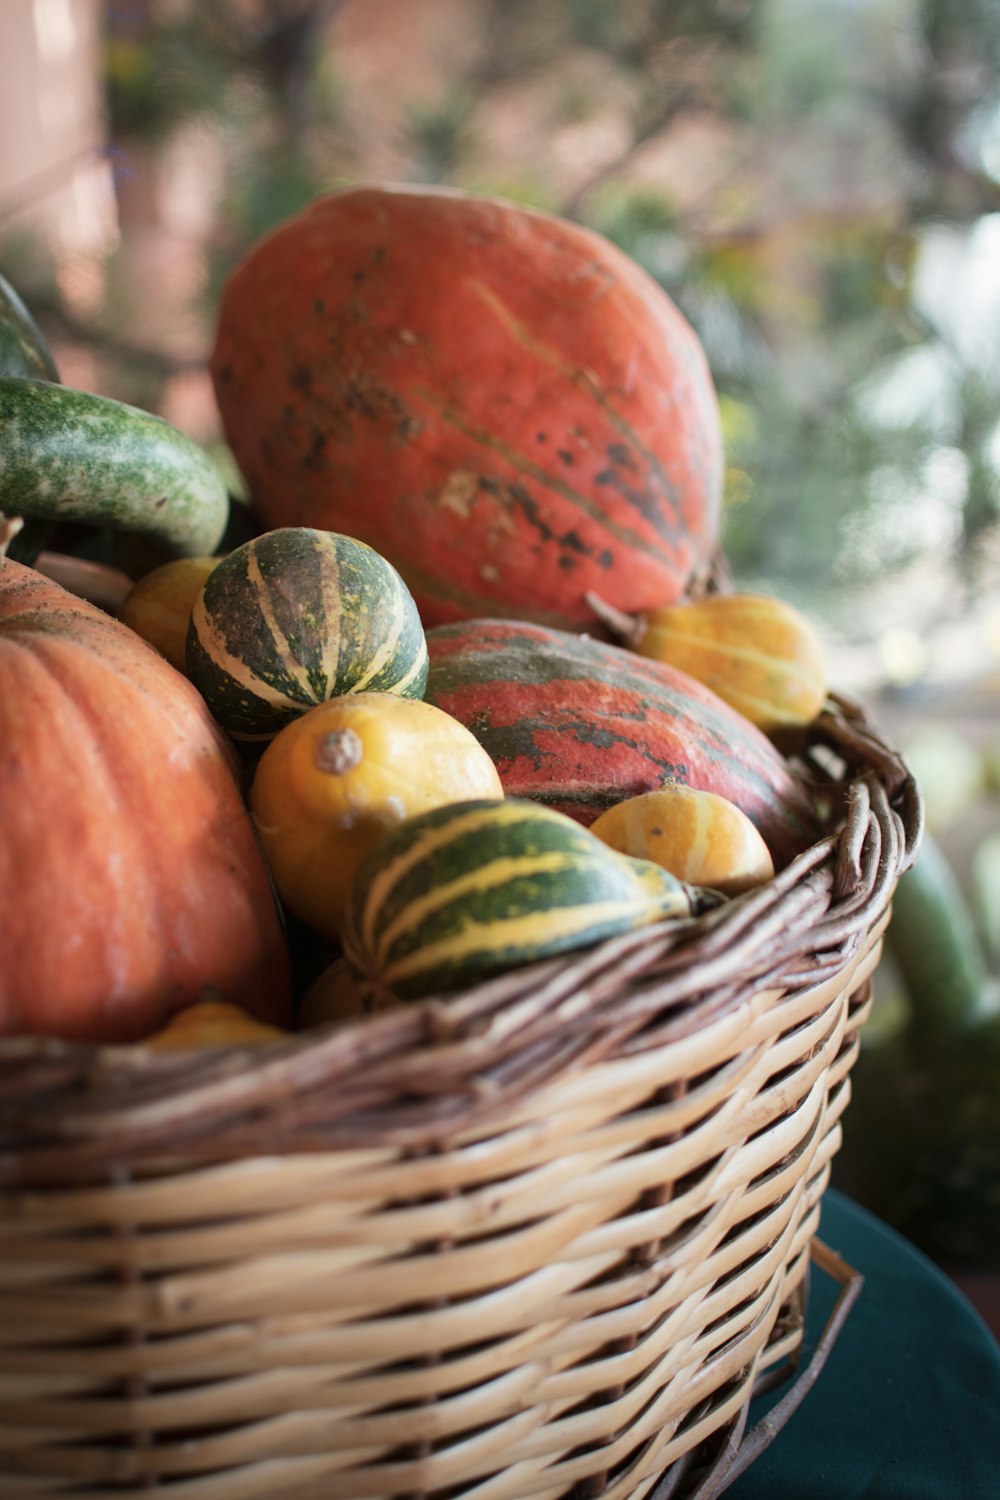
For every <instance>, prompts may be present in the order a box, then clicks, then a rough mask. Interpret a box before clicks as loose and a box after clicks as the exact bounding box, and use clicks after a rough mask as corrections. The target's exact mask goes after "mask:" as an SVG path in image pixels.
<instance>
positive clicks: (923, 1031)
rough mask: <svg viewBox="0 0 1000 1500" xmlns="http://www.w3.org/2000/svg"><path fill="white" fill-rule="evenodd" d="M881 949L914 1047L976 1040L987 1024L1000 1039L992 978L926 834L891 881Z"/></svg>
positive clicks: (943, 859) (949, 873) (941, 856)
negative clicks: (899, 990)
mask: <svg viewBox="0 0 1000 1500" xmlns="http://www.w3.org/2000/svg"><path fill="white" fill-rule="evenodd" d="M886 947H887V948H888V950H889V952H890V953H891V954H892V955H893V958H894V959H895V962H896V964H897V966H898V968H899V971H900V973H901V974H902V977H903V980H904V982H905V984H906V988H907V991H908V993H909V997H910V1001H911V1005H912V1011H913V1028H914V1035H915V1038H916V1040H917V1043H918V1045H921V1046H923V1045H926V1046H930V1047H932V1048H937V1047H939V1046H940V1045H941V1043H942V1042H945V1041H951V1042H954V1041H956V1040H958V1039H959V1038H960V1037H962V1036H971V1037H975V1036H976V1035H977V1034H979V1036H980V1040H982V1039H983V1031H984V1028H986V1027H993V1028H994V1033H995V1035H996V1036H997V1041H998V1042H1000V992H998V985H997V982H996V979H995V978H994V977H993V976H991V974H990V971H989V965H988V963H987V960H986V955H985V953H984V952H983V945H982V940H981V939H980V936H979V933H978V931H977V930H976V925H975V921H974V919H973V916H972V912H971V910H970V908H969V905H968V902H967V901H966V898H965V894H964V892H963V890H962V887H961V885H960V883H959V880H958V877H957V875H956V874H955V871H954V870H953V868H952V866H951V864H950V863H949V861H948V858H947V856H946V854H945V852H944V850H943V849H942V848H941V845H940V844H939V843H938V842H937V840H936V839H935V838H934V837H933V835H932V834H930V833H927V832H925V833H924V835H923V840H922V842H921V845H920V852H919V854H918V856H917V859H916V862H915V864H913V865H912V866H911V868H910V869H909V870H907V871H906V872H905V874H903V875H902V876H901V877H900V879H899V881H898V882H897V885H896V889H895V891H894V893H893V898H892V920H891V921H890V923H889V926H888V928H887V929H886ZM998 1050H1000V1048H998Z"/></svg>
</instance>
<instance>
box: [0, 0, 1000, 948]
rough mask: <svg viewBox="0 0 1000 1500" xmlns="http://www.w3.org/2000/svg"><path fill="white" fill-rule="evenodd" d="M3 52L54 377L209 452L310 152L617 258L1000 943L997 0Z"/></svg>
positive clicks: (9, 142)
mask: <svg viewBox="0 0 1000 1500" xmlns="http://www.w3.org/2000/svg"><path fill="white" fill-rule="evenodd" d="M0 75H2V88H0V271H2V272H3V274H5V275H6V276H7V277H8V279H9V280H10V281H12V282H13V283H14V285H15V286H16V287H17V288H18V290H19V291H20V292H21V294H22V296H23V297H24V298H25V299H26V300H27V301H28V303H29V305H30V306H31V307H32V309H33V311H34V312H35V314H36V316H37V317H38V319H39V321H40V322H41V324H42V326H43V328H44V329H45V331H46V333H47V334H48V336H49V338H50V341H51V343H52V345H53V348H54V351H55V354H56V358H57V362H58V364H59V367H60V370H61V373H62V376H63V379H64V380H65V381H66V382H67V383H69V384H73V385H77V386H81V387H84V388H87V389H90V390H94V391H99V392H102V393H105V394H108V395H112V396H116V397H118V398H119V399H122V400H126V401H130V402H133V403H134V404H137V405H142V406H147V407H149V408H151V409H153V410H156V411H158V412H160V413H162V414H163V415H164V416H166V417H167V418H168V419H169V420H170V421H172V422H174V423H175V424H177V425H178V426H180V427H181V428H183V429H184V430H185V431H187V432H188V433H190V434H191V435H192V436H194V437H196V438H197V439H199V440H200V441H202V442H204V443H205V444H207V445H209V446H210V447H211V448H212V450H213V452H215V453H216V454H217V455H218V457H219V461H220V463H223V464H226V463H227V458H226V454H225V451H224V449H223V447H222V443H221V439H220V429H219V424H218V419H217V415H216V411H215V406H214V401H213V397H212V393H211V388H210V384H209V381H208V377H207V374H206V371H205V360H206V352H207V349H208V347H209V344H210V342H211V337H212V328H213V317H214V307H215V305H216V300H217V296H218V291H219V287H220V284H221V282H222V279H223V278H224V277H225V275H226V273H227V271H228V269H229V268H230V267H231V266H232V265H233V264H234V263H235V261H236V260H237V259H238V257H239V256H240V255H241V253H242V252H243V250H244V249H245V248H246V247H247V246H248V245H249V244H250V243H251V242H252V241H253V240H254V239H255V238H257V237H258V236H259V235H260V234H261V233H263V232H264V231H265V230H266V229H268V228H269V227H270V226H272V225H273V224H275V223H276V222H278V221H279V220H281V219H283V218H285V217H286V216H287V215H289V214H290V213H292V212H294V211H295V210H296V209H297V208H299V207H300V206H301V205H302V204H304V203H305V202H306V201H307V200H308V199H310V198H311V197H313V196H314V195H315V194H317V193H319V192H322V191H324V190H325V189H329V188H332V187H335V186H337V185H339V184H343V183H345V182H348V181H356V180H359V179H366V178H380V179H395V180H400V181H406V182H445V183H451V184H455V185H458V186H461V187H466V188H474V189H478V190H483V191H487V192H493V193H500V194H503V195H506V196H508V197H512V198H515V199H518V200H521V201H523V202H525V203H530V204H534V205H538V206H541V207H544V208H546V209H550V210H555V211H557V212H559V213H562V214H565V215H568V216H570V217H573V218H576V219H579V220H580V221H582V222H584V223H586V224H588V225H590V226H593V227H595V228H597V229H599V230H601V231H603V232H604V233H605V234H607V235H609V236H610V237H611V238H612V239H614V240H615V241H617V242H618V243H619V244H620V245H622V246H623V247H624V248H625V249H626V250H627V251H628V252H629V253H630V254H632V255H633V256H634V257H635V258H636V259H638V260H639V261H640V262H641V263H642V264H643V265H644V266H645V267H646V268H647V269H648V270H649V271H650V272H651V273H652V274H653V275H654V276H655V277H656V278H657V279H658V280H659V281H660V282H661V283H662V284H663V286H664V287H666V289H667V290H668V291H669V293H670V294H671V296H672V297H673V298H674V299H675V300H676V302H677V303H678V304H679V305H680V307H681V308H682V309H683V311H684V312H685V314H686V315H687V317H688V318H689V320H690V321H691V323H692V324H693V325H694V327H695V328H696V330H697V331H698V333H699V335H700V337H701V339H702V342H703V344H704V346H705V349H706V351H707V354H708V358H709V361H710V364H711V367H712V370H713V373H714V377H715V381H716V385H717V388H718V391H719V395H720V399H721V404H722V412H723V419H724V428H725V436H726V443H727V460H728V462H727V479H726V510H725V545H726V552H727V555H728V558H729V561H730V564H731V566H732V570H733V572H734V574H735V577H736V579H737V582H738V583H739V584H740V585H741V586H744V587H747V588H760V589H764V590H767V591H771V592H775V593H778V594H780V595H781V596H783V597H784V598H786V599H788V600H789V601H791V602H793V603H796V604H798V605H800V606H801V607H802V608H804V609H806V610H808V611H809V612H810V613H811V614H812V615H813V617H814V618H815V619H817V620H818V621H819V622H821V624H822V627H823V631H824V634H825V638H826V640H827V642H828V644H829V649H830V658H831V663H832V675H833V676H834V679H835V680H836V681H837V682H838V684H839V685H841V686H842V687H844V688H845V689H848V690H851V691H856V692H858V693H860V694H862V695H863V696H865V698H866V699H867V700H868V701H869V702H870V703H871V704H872V705H873V706H874V707H875V709H876V712H877V715H878V716H879V717H880V718H881V719H883V720H885V721H887V723H888V725H889V727H890V728H891V729H892V730H893V732H894V733H895V734H896V735H897V737H898V739H899V740H900V742H902V743H903V745H904V748H905V749H906V751H907V753H908V755H909V756H910V758H911V760H912V761H913V763H914V766H915V769H917V771H918V774H919V775H920V777H921V780H922V782H923V784H924V788H925V792H926V794H927V801H928V811H929V819H930V827H931V829H932V831H933V832H934V833H935V835H936V836H939V837H940V838H941V840H942V843H943V844H944V845H945V847H946V848H947V850H948V854H949V858H950V859H951V861H952V864H953V866H954V869H955V870H956V871H957V872H958V875H959V877H960V880H961V882H962V885H963V887H964V889H965V892H966V894H967V896H968V899H969V902H970V904H971V907H972V910H973V912H974V915H975V919H976V922H977V926H978V930H979V938H980V940H981V942H982V944H983V946H984V951H985V953H986V955H987V959H988V961H989V962H990V963H991V964H992V965H993V967H994V969H996V968H998V967H1000V917H998V913H1000V735H998V732H997V730H998V724H1000V6H998V5H997V4H996V0H214V3H212V4H199V3H195V0H108V3H105V0H0ZM231 480H232V483H233V484H234V485H236V484H237V483H238V480H237V477H236V476H235V474H232V473H231Z"/></svg>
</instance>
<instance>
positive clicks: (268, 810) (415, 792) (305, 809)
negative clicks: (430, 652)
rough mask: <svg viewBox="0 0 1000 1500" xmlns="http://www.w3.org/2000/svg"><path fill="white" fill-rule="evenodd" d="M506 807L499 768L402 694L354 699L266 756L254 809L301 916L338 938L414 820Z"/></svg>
mask: <svg viewBox="0 0 1000 1500" xmlns="http://www.w3.org/2000/svg"><path fill="white" fill-rule="evenodd" d="M469 798H490V799H493V798H495V799H497V800H500V799H502V798H503V786H502V783H501V781H500V776H499V774H498V772H497V769H496V766H495V765H494V764H493V761H492V760H491V759H490V757H489V755H488V754H487V753H486V751H485V750H484V749H483V747H482V746H481V745H480V743H479V741H478V740H477V739H476V738H475V736H474V735H473V734H472V733H471V731H470V730H468V729H466V728H465V726H464V724H460V723H459V722H458V720H457V719H454V718H452V716H451V715H450V714H448V713H445V711H444V710H443V709H440V708H435V707H434V706H433V704H430V703H424V702H423V700H422V699H419V698H401V697H400V696H399V695H398V694H396V693H348V694H345V695H344V696H343V697H340V698H332V699H330V700H329V701H327V702H325V703H320V704H318V705H317V706H316V707H315V708H313V709H310V710H309V712H308V713H305V714H303V715H301V717H300V718H298V719H295V720H293V722H292V723H290V724H287V725H286V726H285V727H284V729H282V730H280V731H279V733H278V734H277V735H276V736H275V738H274V739H273V740H272V741H271V743H270V744H269V745H268V747H267V749H266V750H265V751H264V754H263V755H262V756H261V759H260V763H259V764H258V766H257V770H256V773H255V775H254V779H253V782H252V784H251V787H250V795H249V802H250V810H251V812H252V814H253V818H254V822H255V824H256V826H257V831H258V834H259V837H260V842H261V845H262V847H263V850H264V854H265V856H266V858H267V861H268V864H269V866H270V869H271V874H272V876H273V878H274V884H275V887H276V888H277V891H278V895H279V896H280V897H281V899H282V901H283V902H284V903H285V905H286V906H287V908H288V909H289V911H291V912H292V913H293V914H294V915H295V916H297V917H299V918H301V920H302V921H304V922H306V923H307V924H308V925H309V926H311V927H313V928H315V929H316V931H317V932H321V933H324V934H325V935H326V936H328V937H336V936H337V935H338V933H339V931H340V926H341V918H342V913H343V909H344V904H345V902H346V900H347V896H348V893H349V891H350V889H351V884H352V882H353V879H354V874H355V871H356V870H357V868H358V865H359V864H360V863H361V860H362V859H363V858H364V856H365V855H366V854H367V853H368V850H369V849H370V848H371V847H372V845H373V844H374V843H375V842H376V840H377V839H378V838H380V837H381V836H382V834H384V833H385V832H386V831H387V830H388V829H390V828H392V827H395V825H396V824H397V823H400V822H402V821H403V819H404V818H408V817H411V816H412V815H413V814H415V813H419V812H426V811H429V810H430V809H431V808H434V807H441V806H443V805H444V804H446V803H450V802H461V801H466V800H468V799H469Z"/></svg>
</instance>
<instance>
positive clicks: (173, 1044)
mask: <svg viewBox="0 0 1000 1500" xmlns="http://www.w3.org/2000/svg"><path fill="white" fill-rule="evenodd" d="M287 1036H288V1032H287V1031H284V1030H283V1029H282V1028H281V1027H280V1026H270V1025H268V1024H267V1022H265V1021H258V1020H257V1019H256V1017H255V1016H252V1015H250V1014H249V1012H248V1011H245V1010H244V1009H243V1007H242V1006H241V1005H229V1004H226V1003H225V1002H224V1001H222V1000H196V1001H195V1003H194V1004H193V1005H188V1006H186V1007H185V1008H184V1009H183V1010H179V1011H178V1012H177V1013H176V1015H173V1016H171V1018H170V1020H169V1021H168V1023H167V1025H166V1026H164V1027H163V1029H162V1030H161V1031H158V1032H156V1034H155V1035H154V1036H151V1037H148V1038H147V1040H146V1046H147V1047H152V1048H153V1049H154V1050H155V1051H157V1052H183V1051H187V1050H188V1049H193V1048H200V1047H247V1046H251V1047H260V1046H264V1045H266V1044H267V1043H268V1042H280V1041H282V1040H283V1038H285V1037H287Z"/></svg>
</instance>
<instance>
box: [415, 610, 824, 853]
mask: <svg viewBox="0 0 1000 1500" xmlns="http://www.w3.org/2000/svg"><path fill="white" fill-rule="evenodd" d="M427 647H428V651H429V654H430V671H429V674H428V679H427V689H426V692H425V698H426V700H427V702H429V703H434V704H436V705H437V707H438V708H443V709H445V710H446V712H448V713H450V714H452V715H453V716H454V717H455V718H456V719H458V720H460V722H461V723H463V724H465V725H466V726H467V727H468V728H469V729H471V730H472V732H473V734H475V736H476V738H477V739H478V740H479V741H480V743H481V744H482V745H483V746H484V747H485V749H486V750H487V751H488V752H489V754H490V755H491V756H492V758H493V760H494V762H495V763H496V767H497V770H498V771H499V773H500V780H501V781H502V782H503V786H504V791H505V793H506V794H507V796H509V797H530V798H534V799H535V800H537V801H541V802H544V803H545V804H546V805H548V806H549V807H554V808H557V809H558V810H559V811H561V812H565V813H568V814H569V815H570V816H571V817H573V818H576V819H577V821H579V822H581V823H584V824H587V825H589V824H590V823H592V822H593V821H594V819H595V818H597V817H598V815H599V814H600V813H602V812H604V811H605V810H606V809H607V808H608V807H610V806H612V805H614V804H615V803H617V802H620V801H622V800H623V799H624V798H626V797H631V796H635V795H636V794H638V793H639V792H646V791H651V790H652V789H653V788H655V787H659V786H662V785H663V783H664V782H665V781H667V780H674V781H678V782H681V783H682V784H683V785H686V786H691V787H694V788H696V789H699V790H704V791H710V792H716V793H718V794H719V795H720V796H723V797H726V798H728V799H729V801H731V802H734V803H735V804H736V805H737V807H739V808H741V809H742V811H743V812H744V813H746V815H747V817H749V818H750V820H751V822H753V823H754V824H755V826H756V827H757V829H758V831H759V832H760V834H761V836H762V837H763V839H764V841H765V843H766V844H767V845H768V848H769V849H770V851H771V857H772V859H773V860H774V862H775V866H776V867H780V866H782V865H784V864H786V863H787V862H788V860H789V859H791V858H792V856H793V855H794V854H796V853H797V852H798V851H799V850H801V849H803V848H805V847H807V846H808V845H809V844H810V843H812V842H813V839H814V838H815V837H816V833H817V830H816V826H815V817H814V814H813V810H812V807H811V804H810V801H809V798H808V796H807V794H806V792H805V790H804V788H803V786H802V785H801V783H800V782H799V781H798V780H796V778H795V777H794V776H793V775H792V773H791V770H790V769H789V767H788V765H787V763H786V762H785V760H784V759H783V758H782V756H781V755H780V754H779V753H778V751H777V750H776V749H775V747H774V745H773V744H772V743H771V742H770V740H768V739H767V738H766V736H765V735H764V734H763V733H762V732H761V731H760V730H759V729H757V728H755V726H754V725H752V724H751V723H749V721H748V720H746V719H745V718H743V716H742V715H741V714H738V713H737V712H736V711H735V710H734V709H731V708H730V707H729V706H728V705H727V704H725V703H723V702H722V700H721V699H720V698H717V697H716V696H715V694H714V693H712V692H711V691H710V690H709V689H708V688H706V687H703V686H702V684H701V683H698V682H695V681H694V679H693V678H691V677H688V676H687V675H686V674H685V673H683V672H680V671H678V670H677V669H676V668H673V667H668V666H665V665H663V664H662V663H660V662H654V661H647V660H645V659H643V658H642V657H639V656H636V655H635V653H633V652H630V651H626V650H623V649H622V648H620V647H618V646H609V645H606V644H605V643H604V642H601V641H594V640H590V639H589V638H587V637H584V636H578V635H574V634H571V633H568V632H565V631H557V630H547V629H545V628H544V627H542V626H537V625H531V624H526V623H522V622H518V621H509V620H496V619H493V620H489V619H487V620H468V621H464V622H461V623H457V624H453V625H444V626H438V627H437V628H435V629H433V630H430V631H428V633H427Z"/></svg>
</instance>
